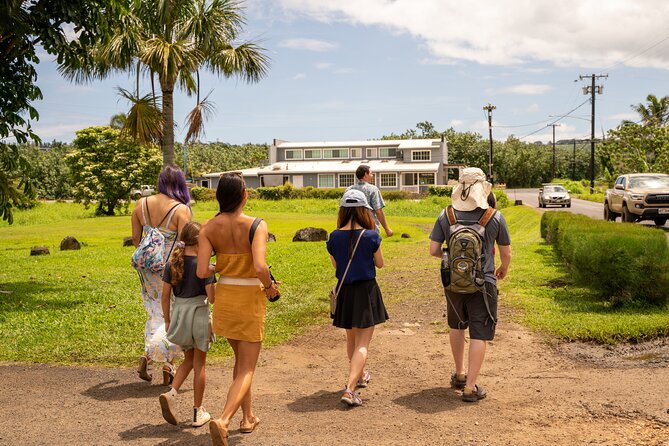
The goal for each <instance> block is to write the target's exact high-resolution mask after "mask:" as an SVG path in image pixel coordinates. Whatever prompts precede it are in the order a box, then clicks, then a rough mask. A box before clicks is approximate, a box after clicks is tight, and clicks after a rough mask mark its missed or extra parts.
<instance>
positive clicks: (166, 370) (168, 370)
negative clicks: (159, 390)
mask: <svg viewBox="0 0 669 446" xmlns="http://www.w3.org/2000/svg"><path fill="white" fill-rule="evenodd" d="M176 371H177V367H176V366H175V365H174V364H170V363H169V362H166V363H165V365H163V386H169V385H170V384H172V381H174V374H175V373H176Z"/></svg>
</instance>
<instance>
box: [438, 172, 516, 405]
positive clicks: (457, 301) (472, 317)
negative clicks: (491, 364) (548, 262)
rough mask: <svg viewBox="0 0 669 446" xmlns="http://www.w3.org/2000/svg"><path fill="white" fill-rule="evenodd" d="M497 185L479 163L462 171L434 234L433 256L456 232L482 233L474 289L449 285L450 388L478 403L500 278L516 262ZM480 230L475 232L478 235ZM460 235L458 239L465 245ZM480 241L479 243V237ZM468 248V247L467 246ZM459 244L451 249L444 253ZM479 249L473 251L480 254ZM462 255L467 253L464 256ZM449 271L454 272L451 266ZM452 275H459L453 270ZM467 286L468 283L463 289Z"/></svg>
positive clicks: (483, 393) (454, 238) (479, 235)
mask: <svg viewBox="0 0 669 446" xmlns="http://www.w3.org/2000/svg"><path fill="white" fill-rule="evenodd" d="M491 189H492V185H491V184H490V183H489V182H487V181H486V176H485V174H484V173H483V171H482V170H481V169H479V168H476V167H468V168H465V169H463V170H462V172H461V174H460V179H459V180H458V184H457V186H455V188H454V189H453V194H452V203H453V204H452V206H449V207H448V208H446V209H444V210H443V211H442V212H441V213H440V214H439V217H438V218H437V221H436V222H435V224H434V228H433V229H432V233H431V234H430V240H431V242H430V255H432V256H434V257H438V258H442V256H443V255H444V252H443V251H442V245H443V244H444V242H446V243H447V244H448V243H449V241H450V242H451V243H453V241H454V240H456V237H457V236H456V234H457V233H458V232H460V231H462V233H465V232H468V233H469V234H470V235H471V234H473V235H471V237H470V239H471V240H472V241H474V240H473V239H474V238H476V237H478V240H479V241H480V242H481V249H480V250H481V252H480V257H479V258H478V260H479V262H478V273H477V274H476V275H472V276H471V277H475V276H476V280H473V281H472V282H471V284H472V286H470V287H469V288H467V289H469V290H471V292H470V291H467V289H465V291H463V290H462V289H456V290H455V291H453V290H454V288H453V287H451V286H449V285H448V284H446V283H444V287H445V288H444V292H445V294H446V300H447V317H448V326H449V327H450V330H449V341H450V344H451V352H452V354H453V360H454V362H455V372H454V373H453V374H452V375H451V386H452V387H454V388H456V389H462V390H463V394H462V400H463V401H467V402H475V401H478V400H481V399H483V398H485V397H486V391H485V389H483V388H482V387H480V386H478V385H477V384H476V381H477V379H478V376H479V372H480V371H481V367H482V365H483V359H484V357H485V351H486V341H492V340H493V338H494V336H495V327H496V324H497V279H500V280H501V279H504V277H506V274H507V272H508V270H509V263H511V239H510V237H509V229H508V227H507V225H506V221H505V220H504V216H503V215H502V214H501V213H500V212H498V211H496V210H494V209H492V208H490V209H489V205H488V200H487V198H488V194H489V193H490V190H491ZM474 231H475V232H476V234H478V235H476V234H475V233H474ZM460 240H461V239H458V243H460ZM474 242H475V241H474ZM495 242H496V243H497V246H498V247H499V254H500V260H501V264H500V266H499V267H498V268H497V270H496V271H495V258H494V252H493V248H494V244H495ZM463 246H464V245H463ZM454 248H457V247H448V249H447V250H445V252H449V251H453V249H454ZM475 251H476V250H475V249H474V250H472V252H475ZM460 255H462V254H460ZM472 268H473V267H472ZM449 271H450V270H449ZM450 277H454V276H453V275H452V274H451V276H450ZM463 289H464V287H463ZM467 328H468V329H469V338H470V343H469V359H468V365H467V368H466V369H465V330H466V329H467Z"/></svg>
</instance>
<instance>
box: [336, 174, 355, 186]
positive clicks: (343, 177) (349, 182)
mask: <svg viewBox="0 0 669 446" xmlns="http://www.w3.org/2000/svg"><path fill="white" fill-rule="evenodd" d="M354 183H355V174H352V173H340V174H339V187H349V186H353V184H354Z"/></svg>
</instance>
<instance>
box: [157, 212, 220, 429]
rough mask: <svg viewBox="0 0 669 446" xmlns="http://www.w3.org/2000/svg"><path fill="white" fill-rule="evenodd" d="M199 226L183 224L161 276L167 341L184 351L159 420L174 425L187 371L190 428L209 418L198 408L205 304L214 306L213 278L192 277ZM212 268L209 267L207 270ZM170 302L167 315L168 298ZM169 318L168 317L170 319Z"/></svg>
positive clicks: (207, 341) (162, 401) (203, 376)
mask: <svg viewBox="0 0 669 446" xmlns="http://www.w3.org/2000/svg"><path fill="white" fill-rule="evenodd" d="M199 234H200V224H199V223H196V222H189V223H187V224H186V225H185V226H184V227H183V229H182V231H181V234H180V236H179V241H178V242H177V244H176V247H175V248H174V252H172V256H171V257H170V261H169V263H168V265H166V267H165V273H164V275H163V295H162V306H163V315H164V317H165V330H166V331H167V339H169V340H170V341H171V342H173V343H175V344H177V345H179V346H180V347H181V348H182V349H183V350H184V351H185V360H184V362H183V363H182V364H181V366H179V368H178V369H177V372H176V375H175V376H174V381H173V382H172V385H171V388H170V390H169V392H166V393H163V394H161V395H160V397H159V400H160V407H161V409H162V412H163V418H165V421H167V422H168V423H170V424H177V423H178V422H177V418H176V415H175V414H174V408H175V407H174V406H175V401H176V396H177V392H178V391H179V388H180V387H181V385H182V384H183V382H184V381H185V380H186V378H187V377H188V374H189V373H190V371H191V370H194V376H193V399H194V404H193V423H192V426H193V427H200V426H202V425H204V424H206V423H207V422H208V421H209V420H210V419H211V416H210V415H209V413H208V412H207V411H206V410H205V409H204V408H203V407H202V399H203V397H204V386H205V381H206V372H205V362H206V359H207V351H208V350H209V345H210V332H209V315H210V312H209V303H214V299H215V296H214V281H215V278H214V275H213V274H212V276H211V277H208V278H207V279H200V278H198V277H197V275H196V270H197V247H198V235H199ZM212 269H213V266H210V270H212ZM173 292H174V296H175V299H174V303H173V304H172V309H171V310H172V311H171V314H170V297H171V295H172V293H173ZM170 316H171V317H170Z"/></svg>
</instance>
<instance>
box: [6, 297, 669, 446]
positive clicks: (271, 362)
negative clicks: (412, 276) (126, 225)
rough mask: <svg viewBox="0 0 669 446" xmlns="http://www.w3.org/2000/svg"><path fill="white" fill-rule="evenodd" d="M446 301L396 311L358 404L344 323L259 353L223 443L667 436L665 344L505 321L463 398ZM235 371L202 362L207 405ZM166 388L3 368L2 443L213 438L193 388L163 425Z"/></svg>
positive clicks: (215, 407)
mask: <svg viewBox="0 0 669 446" xmlns="http://www.w3.org/2000/svg"><path fill="white" fill-rule="evenodd" d="M429 291H430V292H432V291H434V290H429ZM433 295H434V296H437V295H438V294H436V293H435V294H433ZM502 299H503V295H502ZM443 309H444V306H443V303H442V300H440V299H438V298H436V297H435V298H425V297H422V298H416V299H415V300H411V301H407V302H403V303H401V304H397V305H394V306H391V307H390V313H391V317H392V319H391V321H389V322H388V323H386V324H385V325H383V326H380V327H379V328H378V330H377V332H376V334H375V338H374V341H373V345H372V347H371V357H370V361H369V368H370V370H371V371H372V373H373V380H372V382H371V383H370V386H369V387H368V389H366V390H364V391H363V392H362V397H363V399H364V401H365V404H364V406H363V407H361V408H356V409H347V408H345V407H343V406H342V405H341V404H340V403H339V401H338V400H339V396H340V389H341V388H342V386H343V382H344V380H345V377H346V371H347V364H346V358H345V350H344V343H343V339H344V338H343V334H342V333H341V332H340V331H339V330H336V329H334V328H332V327H329V326H322V327H315V328H313V329H311V330H309V331H308V333H306V334H305V335H303V336H301V337H299V338H297V339H296V340H294V341H293V342H292V343H290V344H288V345H284V346H280V347H276V348H273V349H270V350H266V351H264V352H263V353H262V356H261V361H260V366H259V369H258V372H257V374H256V380H255V383H254V399H255V405H256V409H257V414H258V416H260V417H261V419H262V423H261V424H260V426H259V428H258V430H257V431H256V432H255V433H253V434H250V435H243V434H240V433H239V432H238V430H237V429H236V428H234V429H233V430H232V431H231V438H230V444H231V445H251V444H253V445H268V446H269V445H272V446H275V445H329V444H335V443H339V442H341V443H344V444H352V445H436V444H446V445H538V444H539V445H544V444H545V445H548V444H550V445H580V444H597V445H669V414H668V413H667V409H668V408H669V393H668V392H667V389H669V368H668V367H667V365H668V364H669V345H668V344H667V342H655V343H654V344H652V345H651V344H649V345H640V346H634V347H630V346H627V347H622V348H619V349H617V350H616V349H604V348H600V347H592V346H587V345H578V344H560V343H549V342H547V341H546V340H544V339H543V338H542V337H540V336H538V335H536V334H532V333H529V332H528V331H527V330H525V329H523V328H521V327H519V326H517V325H513V324H509V323H505V322H501V324H500V326H499V327H498V335H497V338H496V339H495V341H494V342H492V343H491V344H490V347H489V350H488V356H487V361H486V363H485V365H484V369H483V372H482V377H481V380H480V382H481V384H482V385H483V386H485V387H486V388H487V390H488V391H489V396H488V398H487V399H485V400H483V401H481V402H479V403H474V404H467V403H463V402H461V401H460V399H459V397H458V394H457V393H456V392H455V391H453V390H452V389H450V388H449V387H448V377H449V373H450V371H451V360H450V353H449V346H448V343H447V335H446V334H444V325H443V321H444V317H443ZM503 311H504V310H503ZM501 319H502V321H504V320H505V319H507V320H508V317H506V316H505V315H504V313H503V312H502V314H501ZM229 379H230V369H229V367H228V366H210V367H209V368H208V382H207V392H206V395H205V402H206V407H208V408H209V409H210V410H211V411H212V412H213V413H214V414H220V411H221V410H222V408H223V403H224V397H225V392H226V390H227V386H228V384H229ZM163 391H164V388H163V387H162V386H159V385H149V384H147V383H145V382H143V381H139V380H138V379H137V378H136V372H135V370H134V369H130V368H125V369H101V368H83V367H49V366H43V365H38V366H33V365H16V364H7V365H2V366H0V444H3V445H5V444H6V445H18V444H20V445H37V444H50V445H60V444H95V445H107V444H110V445H111V444H114V445H116V444H133V445H135V444H137V445H156V444H158V445H171V444H189V445H208V444H210V443H209V441H210V438H209V434H208V429H207V428H206V427H205V428H200V429H192V428H190V427H189V426H188V425H187V423H186V421H187V420H186V419H187V417H188V416H189V414H190V410H191V409H190V408H191V404H192V387H191V383H186V384H185V385H184V388H183V392H182V393H181V395H180V399H179V405H178V407H179V411H180V414H181V415H182V417H183V422H182V423H181V424H180V425H179V426H171V425H168V424H166V423H165V422H164V421H163V420H162V417H161V414H160V409H159V406H158V395H159V394H160V393H161V392H163ZM233 423H234V424H233V425H232V426H233V427H234V426H238V423H239V421H238V417H237V418H236V419H235V420H233Z"/></svg>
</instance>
